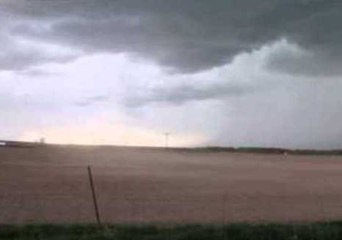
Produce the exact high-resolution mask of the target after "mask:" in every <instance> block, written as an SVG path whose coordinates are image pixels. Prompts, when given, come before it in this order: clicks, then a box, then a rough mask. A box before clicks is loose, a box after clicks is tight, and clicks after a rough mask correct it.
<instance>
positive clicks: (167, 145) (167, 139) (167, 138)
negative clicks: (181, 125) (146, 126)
mask: <svg viewBox="0 0 342 240" xmlns="http://www.w3.org/2000/svg"><path fill="white" fill-rule="evenodd" d="M164 135H165V147H166V148H168V147H169V136H170V133H164Z"/></svg>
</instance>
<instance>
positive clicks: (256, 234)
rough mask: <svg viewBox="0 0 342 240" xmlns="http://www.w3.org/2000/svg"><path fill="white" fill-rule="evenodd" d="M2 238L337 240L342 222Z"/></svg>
mask: <svg viewBox="0 0 342 240" xmlns="http://www.w3.org/2000/svg"><path fill="white" fill-rule="evenodd" d="M0 239H1V240H10V239H11V240H43V239H44V240H45V239H49V240H50V239H51V240H57V239H58V240H62V239H63V240H68V239H75V240H76V239H77V240H102V239H103V240H107V239H113V240H114V239H115V240H133V239H137V240H159V239H160V240H163V239H166V240H183V239H184V240H185V239H186V240H204V239H209V240H218V239H227V240H252V239H253V240H254V239H255V240H285V239H286V240H296V239H298V240H299V239H300V240H337V239H342V222H331V223H315V224H302V225H280V224H259V225H253V224H232V225H225V226H215V225H184V226H172V227H171V226H152V225H115V226H112V225H108V226H103V227H97V226H95V225H27V226H0Z"/></svg>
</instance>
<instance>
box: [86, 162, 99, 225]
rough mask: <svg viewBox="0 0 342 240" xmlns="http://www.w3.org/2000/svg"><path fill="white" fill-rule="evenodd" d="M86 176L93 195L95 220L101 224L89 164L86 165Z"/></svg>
mask: <svg viewBox="0 0 342 240" xmlns="http://www.w3.org/2000/svg"><path fill="white" fill-rule="evenodd" d="M88 176H89V183H90V189H91V194H92V197H93V204H94V210H95V216H96V221H97V224H98V225H101V218H100V213H99V208H98V205H97V198H96V192H95V187H94V181H93V175H92V173H91V167H90V166H88Z"/></svg>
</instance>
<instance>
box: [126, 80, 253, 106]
mask: <svg viewBox="0 0 342 240" xmlns="http://www.w3.org/2000/svg"><path fill="white" fill-rule="evenodd" d="M254 90H255V87H252V86H243V85H237V84H234V83H232V84H214V85H210V86H202V87H199V86H197V87H196V86H192V85H181V86H177V87H172V88H154V89H152V90H151V91H150V92H148V93H144V95H143V96H140V97H139V96H134V97H131V98H129V99H128V100H127V102H126V105H127V106H128V107H139V106H143V105H148V104H153V103H169V104H176V105H177V104H182V103H185V102H188V101H201V100H211V99H221V98H226V97H234V96H241V95H245V94H247V93H251V92H253V91H254Z"/></svg>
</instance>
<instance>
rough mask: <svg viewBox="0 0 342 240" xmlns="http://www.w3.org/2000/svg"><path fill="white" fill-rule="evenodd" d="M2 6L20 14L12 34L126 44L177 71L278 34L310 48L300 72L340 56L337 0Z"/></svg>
mask: <svg viewBox="0 0 342 240" xmlns="http://www.w3.org/2000/svg"><path fill="white" fill-rule="evenodd" d="M0 11H6V14H7V16H11V17H12V19H21V21H17V22H16V24H13V26H12V28H11V34H13V35H15V36H26V37H29V38H36V39H40V40H41V39H44V40H46V41H51V42H55V43H59V44H66V45H71V46H73V47H75V48H81V49H83V50H88V51H89V52H99V51H104V52H116V53H117V52H129V53H132V54H136V55H138V56H140V57H143V58H147V59H150V60H152V61H156V62H158V63H159V64H161V65H163V66H165V67H167V68H170V69H172V70H175V71H180V72H196V71H200V70H205V69H210V68H212V67H214V66H218V65H222V64H224V63H227V62H229V61H231V60H232V59H233V58H234V56H236V55H237V54H239V53H241V52H249V51H251V50H253V49H257V48H259V47H261V46H264V45H266V44H268V43H271V42H274V41H277V40H279V39H281V38H286V39H288V40H289V41H291V42H294V43H296V44H298V45H299V46H300V47H304V48H305V49H307V51H309V52H310V53H312V54H313V57H311V58H302V59H301V61H300V62H299V61H298V62H299V63H298V64H303V67H302V68H301V70H300V71H297V70H295V71H294V72H295V73H300V74H312V73H315V71H313V69H320V68H321V69H322V70H321V71H322V73H323V74H330V73H331V72H333V73H334V72H336V71H337V69H339V67H338V66H337V65H338V64H335V65H334V64H332V65H331V64H330V63H335V62H339V61H341V59H342V45H341V44H340V43H341V42H342V29H341V28H340V23H341V22H342V4H341V3H340V2H339V1H337V0H302V1H298V0H286V1H280V0H268V1H267V0H213V1H207V0H188V1H181V0H173V1H156V0H139V1H138V0H136V1H132V0H118V1H108V0H106V1H105V0H98V1H87V0H84V1H81V2H80V1H74V0H70V1H38V0H34V1H18V2H17V1H15V2H13V1H12V2H10V1H7V2H4V3H3V4H2V10H0ZM321 58H322V59H323V60H324V61H325V63H323V64H322V65H319V60H317V59H321ZM269 60H270V62H269V63H268V64H267V66H268V67H269V68H271V69H275V70H280V71H293V70H294V69H293V67H292V66H291V62H292V60H293V59H292V58H291V57H289V56H287V57H285V58H276V59H274V58H270V59H269ZM18 61H19V60H18ZM23 61H24V60H23ZM273 61H275V62H276V63H275V64H274V63H273ZM302 62H303V63H302ZM317 65H319V66H317ZM324 67H328V70H325V69H323V68H324Z"/></svg>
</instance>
